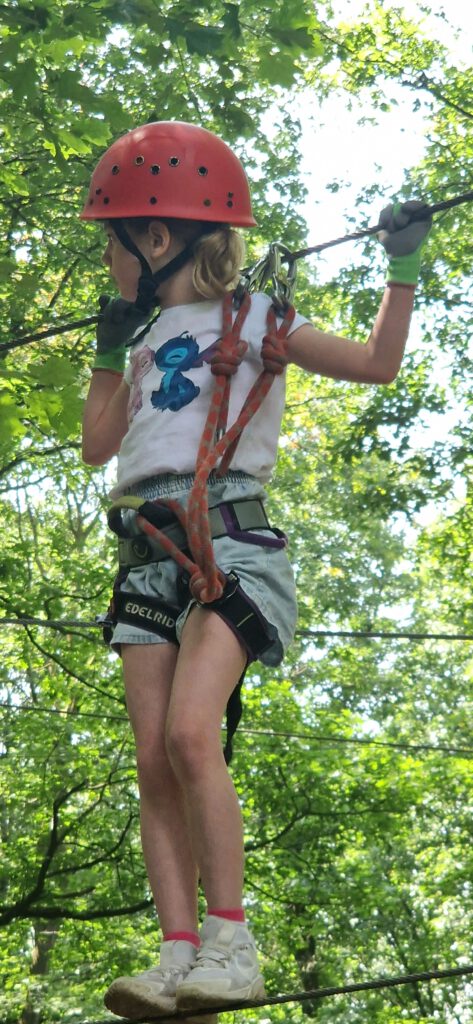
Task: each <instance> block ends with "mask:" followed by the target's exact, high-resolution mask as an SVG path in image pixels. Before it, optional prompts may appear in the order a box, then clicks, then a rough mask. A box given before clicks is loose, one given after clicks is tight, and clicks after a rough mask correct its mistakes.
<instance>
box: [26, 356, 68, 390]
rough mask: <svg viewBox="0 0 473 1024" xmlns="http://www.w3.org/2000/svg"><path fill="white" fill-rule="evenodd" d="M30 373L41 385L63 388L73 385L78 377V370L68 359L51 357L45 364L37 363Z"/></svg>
mask: <svg viewBox="0 0 473 1024" xmlns="http://www.w3.org/2000/svg"><path fill="white" fill-rule="evenodd" d="M30 373H31V376H32V377H33V379H34V380H36V381H38V383H39V384H46V385H49V386H50V387H51V386H54V387H57V388H61V387H63V386H64V385H66V384H71V383H72V381H74V380H75V379H76V377H77V369H76V367H75V366H73V365H72V363H70V362H69V360H68V359H64V358H63V357H62V356H56V355H51V356H48V358H47V359H45V361H44V363H39V364H38V363H36V364H34V365H33V366H31V367H30Z"/></svg>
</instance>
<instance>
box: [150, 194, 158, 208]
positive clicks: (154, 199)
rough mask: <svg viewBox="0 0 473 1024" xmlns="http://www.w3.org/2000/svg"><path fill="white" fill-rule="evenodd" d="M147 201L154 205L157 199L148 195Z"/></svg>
mask: <svg viewBox="0 0 473 1024" xmlns="http://www.w3.org/2000/svg"><path fill="white" fill-rule="evenodd" d="M149 201H150V203H151V205H152V206H155V204H156V203H157V201H158V200H157V199H156V196H150V200H149Z"/></svg>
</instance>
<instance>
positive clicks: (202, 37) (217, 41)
mask: <svg viewBox="0 0 473 1024" xmlns="http://www.w3.org/2000/svg"><path fill="white" fill-rule="evenodd" d="M181 31H182V34H183V36H184V39H185V41H186V46H187V49H188V51H189V53H196V54H198V55H199V56H200V57H213V56H215V54H217V53H220V52H222V51H223V50H225V34H224V33H223V32H222V31H221V29H218V28H211V27H209V28H202V27H201V26H200V25H193V26H192V28H186V27H185V28H183V29H181Z"/></svg>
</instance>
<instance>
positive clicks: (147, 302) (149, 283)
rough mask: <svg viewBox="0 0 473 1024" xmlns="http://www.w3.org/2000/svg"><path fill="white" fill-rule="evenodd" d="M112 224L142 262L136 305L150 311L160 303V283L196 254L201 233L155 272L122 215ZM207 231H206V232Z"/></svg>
mask: <svg viewBox="0 0 473 1024" xmlns="http://www.w3.org/2000/svg"><path fill="white" fill-rule="evenodd" d="M110 224H111V226H112V227H113V230H114V232H115V234H116V236H117V238H118V240H119V242H121V244H122V245H123V246H124V248H125V249H127V250H128V252H131V254H132V256H136V258H137V260H139V261H140V264H141V274H140V279H139V281H138V292H137V296H136V299H135V305H136V306H137V307H138V309H141V310H143V312H144V313H148V312H150V311H151V310H152V308H153V306H156V305H159V300H157V299H156V289H157V287H158V285H160V284H162V283H163V281H167V280H168V278H169V277H171V276H172V274H175V273H176V272H177V271H178V270H180V269H181V267H183V266H184V265H185V264H186V263H188V262H189V260H190V259H192V256H193V254H194V245H195V243H196V241H197V240H198V238H200V237H201V235H197V237H196V238H194V239H193V240H192V242H189V244H188V245H186V246H185V248H184V249H182V250H181V252H179V253H178V254H177V256H174V258H173V259H172V260H169V263H166V266H164V267H162V268H161V270H156V271H155V272H154V274H153V271H152V270H151V267H150V265H149V263H148V260H147V259H146V257H145V256H144V255H143V253H142V252H141V250H140V249H139V248H138V246H137V245H136V243H135V242H134V241H133V239H132V237H131V235H130V233H129V232H128V231H127V229H126V227H125V225H124V223H123V220H122V219H121V218H120V217H115V218H113V219H112V220H110ZM204 233H205V232H204Z"/></svg>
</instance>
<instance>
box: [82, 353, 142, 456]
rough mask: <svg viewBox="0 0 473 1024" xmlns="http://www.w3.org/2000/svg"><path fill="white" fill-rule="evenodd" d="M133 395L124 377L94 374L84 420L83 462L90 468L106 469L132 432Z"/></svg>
mask: <svg viewBox="0 0 473 1024" xmlns="http://www.w3.org/2000/svg"><path fill="white" fill-rule="evenodd" d="M129 393H130V389H129V387H128V384H126V383H125V381H124V380H123V378H122V376H121V374H118V373H114V372H113V371H109V370H100V369H98V370H96V371H95V372H94V373H93V374H92V380H91V382H90V388H89V393H88V395H87V398H86V402H85V407H84V415H83V419H82V458H83V460H84V462H86V463H87V464H88V465H89V466H103V465H104V463H106V462H108V461H109V459H111V458H112V455H116V453H117V452H118V449H119V447H120V445H121V442H122V440H123V438H124V436H125V434H126V432H127V430H128V421H127V405H128V396H129Z"/></svg>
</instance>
